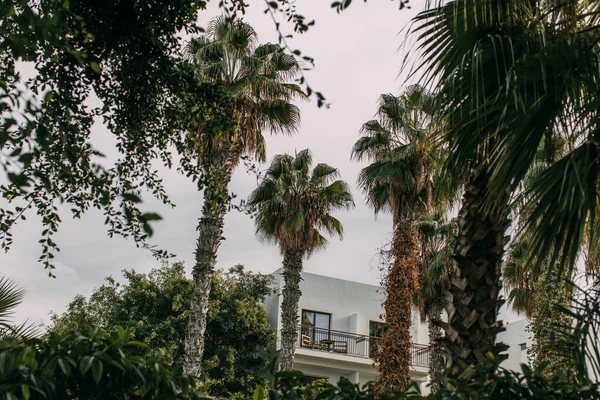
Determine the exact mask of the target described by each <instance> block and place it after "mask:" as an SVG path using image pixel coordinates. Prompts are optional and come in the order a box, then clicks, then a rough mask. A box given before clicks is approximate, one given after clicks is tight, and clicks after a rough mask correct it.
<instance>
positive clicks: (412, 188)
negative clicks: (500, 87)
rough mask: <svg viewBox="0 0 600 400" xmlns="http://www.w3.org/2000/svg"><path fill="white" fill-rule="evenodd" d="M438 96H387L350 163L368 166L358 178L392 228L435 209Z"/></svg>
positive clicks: (420, 92) (414, 90)
mask: <svg viewBox="0 0 600 400" xmlns="http://www.w3.org/2000/svg"><path fill="white" fill-rule="evenodd" d="M434 111H435V102H434V97H433V96H432V95H431V94H430V93H428V92H427V91H425V90H424V89H422V88H421V87H418V86H414V87H410V88H408V89H407V90H406V91H405V92H404V93H403V94H402V95H401V96H394V95H392V94H384V95H382V96H381V98H380V100H379V107H378V112H377V117H378V118H377V119H375V120H371V121H368V122H366V123H365V124H364V125H363V126H362V128H361V131H360V133H361V135H362V137H361V138H360V139H359V140H358V141H357V142H356V143H355V144H354V147H353V148H352V158H353V159H355V160H356V161H369V162H370V164H369V165H368V166H366V167H365V168H363V169H362V170H361V172H360V174H359V176H358V186H359V187H360V188H361V189H363V190H364V192H365V194H366V197H367V203H368V204H369V205H370V206H371V207H372V208H373V209H374V211H375V213H379V212H391V213H392V215H393V216H394V223H397V222H398V221H399V220H400V219H401V218H410V217H411V213H412V212H414V211H415V209H425V208H427V207H431V205H432V202H433V197H434V182H433V177H434V175H432V174H434V173H435V172H434V171H435V166H436V163H437V160H438V159H439V158H438V157H439V148H438V147H437V146H436V145H435V142H432V138H434V137H435V135H434V131H435V130H436V129H438V127H437V126H436V125H435V124H434V122H435V121H434V120H433V119H432V116H433V114H434Z"/></svg>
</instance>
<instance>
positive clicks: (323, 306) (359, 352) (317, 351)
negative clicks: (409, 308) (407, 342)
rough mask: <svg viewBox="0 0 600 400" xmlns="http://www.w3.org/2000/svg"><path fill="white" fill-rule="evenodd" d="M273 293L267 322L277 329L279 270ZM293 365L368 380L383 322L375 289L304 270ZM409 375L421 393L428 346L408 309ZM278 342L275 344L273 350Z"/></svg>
mask: <svg viewBox="0 0 600 400" xmlns="http://www.w3.org/2000/svg"><path fill="white" fill-rule="evenodd" d="M273 276H274V279H275V283H274V284H275V293H274V294H273V295H271V296H270V297H268V298H267V299H266V300H265V309H266V311H267V313H268V314H269V322H270V323H271V325H272V326H273V327H274V328H276V329H277V332H278V333H279V332H280V331H281V318H280V314H281V301H282V299H281V292H282V290H283V286H284V282H283V277H282V276H281V269H279V270H277V271H275V272H274V273H273ZM300 290H301V291H302V296H301V298H300V302H299V307H298V308H299V315H298V317H299V320H300V324H299V325H298V327H297V340H296V355H295V358H294V369H296V370H299V371H302V372H303V373H304V374H305V375H307V376H308V377H310V378H325V379H329V380H330V381H331V382H332V383H337V382H338V380H339V379H340V377H342V376H343V377H346V378H348V379H349V380H350V381H351V382H354V383H359V384H361V385H362V384H364V383H366V382H369V381H373V380H374V379H375V376H376V374H377V369H376V368H375V367H374V365H373V359H372V356H373V352H374V351H375V350H376V348H377V345H378V342H379V341H378V337H379V336H380V335H381V330H382V327H383V325H384V323H385V321H384V320H383V319H382V314H383V308H382V306H381V304H382V302H383V294H382V293H380V291H379V287H378V286H374V285H367V284H364V283H359V282H352V281H346V280H342V279H337V278H331V277H326V276H321V275H316V274H310V273H307V272H303V273H302V281H301V283H300ZM413 315H414V317H413V323H412V326H411V336H412V342H413V345H412V348H411V351H412V359H413V362H412V363H411V366H410V368H411V374H412V379H413V380H414V381H416V382H418V383H419V384H420V386H421V391H422V393H426V392H427V389H426V383H427V382H428V363H429V347H428V332H427V326H426V325H425V324H424V323H422V321H420V319H419V316H418V313H416V312H415V313H413ZM279 347H280V344H279V341H278V343H277V349H278V350H279Z"/></svg>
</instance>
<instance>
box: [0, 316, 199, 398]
mask: <svg viewBox="0 0 600 400" xmlns="http://www.w3.org/2000/svg"><path fill="white" fill-rule="evenodd" d="M145 347H146V346H145V345H144V344H143V343H140V342H136V341H134V340H133V337H132V334H131V333H130V332H128V331H126V330H123V329H121V328H118V329H116V330H115V332H113V333H111V334H108V333H104V332H102V331H101V330H94V331H91V332H90V333H88V334H86V335H81V334H57V333H50V334H49V335H48V336H46V337H45V338H44V339H27V340H24V341H19V340H15V339H11V338H6V339H3V340H1V341H0V393H3V398H6V399H24V400H27V399H31V400H34V399H46V400H52V399H56V400H58V399H107V398H112V399H156V398H163V399H200V398H204V397H205V396H204V395H203V394H202V393H201V392H200V391H198V390H197V389H196V382H195V380H194V379H192V378H190V377H184V376H182V375H181V373H180V370H178V369H173V368H171V367H170V366H169V365H168V364H166V363H165V362H164V361H163V360H161V359H160V357H158V358H157V357H150V358H148V357H146V355H145V354H144V353H145V351H144V349H145Z"/></svg>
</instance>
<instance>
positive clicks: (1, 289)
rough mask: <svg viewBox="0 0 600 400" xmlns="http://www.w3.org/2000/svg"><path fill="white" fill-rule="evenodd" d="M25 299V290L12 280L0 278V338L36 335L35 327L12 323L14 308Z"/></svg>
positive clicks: (26, 323) (28, 324)
mask: <svg viewBox="0 0 600 400" xmlns="http://www.w3.org/2000/svg"><path fill="white" fill-rule="evenodd" d="M24 298H25V289H23V288H21V287H19V286H18V285H17V284H16V283H15V282H14V281H13V280H11V279H9V278H7V277H4V276H0V338H2V337H5V336H12V337H33V336H36V335H37V327H36V326H35V325H33V324H31V323H28V322H27V321H26V322H23V323H21V324H18V323H15V322H14V314H15V308H17V307H18V306H19V305H20V304H21V303H22V302H23V299H24Z"/></svg>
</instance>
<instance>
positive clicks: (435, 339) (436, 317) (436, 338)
mask: <svg viewBox="0 0 600 400" xmlns="http://www.w3.org/2000/svg"><path fill="white" fill-rule="evenodd" d="M441 321H442V308H441V307H440V306H439V305H437V304H432V305H431V308H430V310H429V316H428V330H429V346H430V347H429V377H430V379H431V392H432V393H435V392H437V391H438V389H439V388H440V379H439V377H440V375H441V373H442V372H443V371H444V357H443V356H442V348H441V344H440V339H441V338H442V335H443V331H442V328H441V327H440V322H441Z"/></svg>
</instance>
